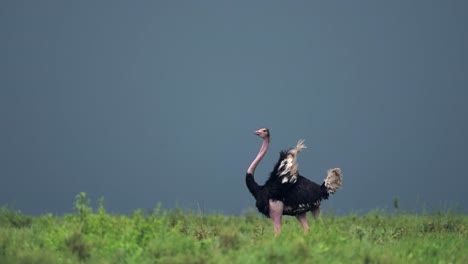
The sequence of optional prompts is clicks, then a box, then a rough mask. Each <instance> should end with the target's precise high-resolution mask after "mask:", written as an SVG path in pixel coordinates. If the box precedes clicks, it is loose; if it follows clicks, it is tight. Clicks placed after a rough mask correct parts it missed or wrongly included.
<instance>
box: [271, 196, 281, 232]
mask: <svg viewBox="0 0 468 264" xmlns="http://www.w3.org/2000/svg"><path fill="white" fill-rule="evenodd" d="M269 209H270V218H271V221H273V226H274V228H275V236H277V235H279V234H280V233H281V217H282V216H283V202H281V201H273V200H270V201H269Z"/></svg>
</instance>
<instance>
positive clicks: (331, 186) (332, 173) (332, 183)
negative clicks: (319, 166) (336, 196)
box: [324, 168, 343, 193]
mask: <svg viewBox="0 0 468 264" xmlns="http://www.w3.org/2000/svg"><path fill="white" fill-rule="evenodd" d="M342 179H343V174H342V173H341V169H340V168H334V169H329V170H328V175H327V178H325V180H324V184H325V187H327V192H328V193H335V192H336V190H338V189H339V188H340V187H341V182H342Z"/></svg>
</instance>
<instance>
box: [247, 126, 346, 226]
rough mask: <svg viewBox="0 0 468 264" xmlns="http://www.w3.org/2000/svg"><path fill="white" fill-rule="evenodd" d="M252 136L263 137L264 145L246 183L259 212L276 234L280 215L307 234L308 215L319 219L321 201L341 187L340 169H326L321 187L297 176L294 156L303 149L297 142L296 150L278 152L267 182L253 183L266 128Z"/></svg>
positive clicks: (266, 140) (266, 136) (267, 141)
mask: <svg viewBox="0 0 468 264" xmlns="http://www.w3.org/2000/svg"><path fill="white" fill-rule="evenodd" d="M255 134H257V135H258V136H260V137H261V138H263V144H262V147H261V148H260V151H259V152H258V154H257V157H256V158H255V159H254V161H253V162H252V164H250V166H249V168H248V169H247V174H246V176H245V182H246V184H247V188H248V189H249V191H250V193H252V195H253V196H254V198H255V200H256V206H257V209H258V211H260V212H261V213H262V214H264V215H265V216H267V217H270V218H271V220H272V221H273V225H274V230H275V235H278V234H279V233H281V217H282V215H291V216H295V217H296V218H297V220H298V221H299V222H300V223H301V225H302V227H303V228H304V231H305V232H307V231H308V230H309V224H308V223H307V212H309V211H310V212H312V214H313V216H314V218H317V217H318V216H319V214H320V202H321V201H322V200H326V199H328V196H329V195H330V194H332V193H335V192H336V190H337V189H338V188H340V187H341V180H342V175H341V170H340V169H339V168H335V169H330V170H328V175H327V177H326V178H325V180H324V182H323V183H322V185H319V184H317V183H315V182H313V181H310V180H309V179H307V178H305V177H303V176H301V175H299V171H298V169H297V154H298V153H299V152H300V151H301V150H302V149H303V148H305V146H304V144H303V141H301V140H300V141H299V142H298V144H297V146H296V147H295V148H292V149H290V150H289V151H281V152H280V157H279V159H278V162H277V163H276V165H275V167H274V169H273V171H272V172H271V173H270V177H269V179H268V180H267V181H266V183H265V184H264V185H263V186H260V185H258V184H257V183H256V182H255V179H254V173H255V169H256V167H257V165H258V164H259V163H260V161H261V160H262V158H263V157H264V156H265V154H266V152H267V150H268V146H269V144H270V132H269V130H268V129H267V128H261V129H259V130H257V131H255Z"/></svg>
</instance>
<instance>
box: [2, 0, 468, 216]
mask: <svg viewBox="0 0 468 264" xmlns="http://www.w3.org/2000/svg"><path fill="white" fill-rule="evenodd" d="M467 10H468V4H467V2H466V1H461V0H460V1H455V0H454V1H403V0H397V1H375V0H369V1H32V0H31V1H20V0H6V1H2V2H1V3H0V36H1V41H0V77H1V78H0V87H1V88H0V89H1V90H0V121H1V130H0V177H1V178H0V204H2V205H4V204H9V205H13V206H14V207H15V208H17V209H19V210H21V211H23V212H25V213H30V214H42V213H46V212H51V213H57V214H63V213H68V212H71V211H72V210H73V201H74V197H75V195H76V194H77V193H79V192H82V191H84V192H86V193H88V195H89V196H90V198H91V199H92V200H93V205H96V200H97V199H98V198H99V197H102V196H104V197H105V199H106V202H105V205H106V207H107V209H108V211H110V212H114V213H129V212H132V211H133V210H135V209H138V208H142V209H150V208H154V207H155V206H156V204H157V203H158V202H161V203H162V205H163V206H164V207H166V208H172V207H174V206H176V205H179V206H182V207H183V208H188V209H194V210H198V207H200V208H201V209H202V210H204V211H206V212H221V213H226V214H240V213H242V212H245V210H247V209H248V208H252V207H254V204H255V203H254V200H253V198H252V197H251V196H250V194H249V192H248V191H247V188H246V186H245V183H244V177H245V171H246V170H247V167H248V166H249V164H250V162H251V161H252V159H253V158H254V157H255V155H256V153H257V151H258V149H259V148H260V145H261V140H260V139H259V138H257V137H256V136H254V135H253V134H252V131H254V130H255V129H258V128H259V127H262V126H266V127H269V128H270V130H271V132H272V145H271V148H270V151H269V152H268V153H267V156H266V157H265V159H264V160H263V162H262V163H261V164H260V167H259V168H258V169H257V172H256V179H257V181H258V182H261V183H263V182H264V181H265V179H266V176H267V174H268V173H269V171H270V170H271V169H272V167H273V164H274V162H275V161H276V159H277V157H278V152H279V151H280V150H281V149H285V148H288V147H290V146H292V145H294V144H295V143H296V141H297V140H298V139H299V138H305V139H306V143H307V145H308V149H306V150H305V151H304V152H302V153H301V156H300V159H299V162H300V170H301V173H302V174H303V175H304V176H306V177H308V178H310V179H312V180H314V181H317V182H321V181H322V180H323V178H324V176H325V171H326V170H327V169H328V168H331V167H340V168H342V170H343V172H344V185H343V189H341V190H340V191H339V192H338V193H337V194H336V195H334V196H332V198H331V200H329V201H327V202H326V203H324V207H325V208H326V209H325V210H327V209H328V210H330V209H333V211H334V212H337V213H348V212H366V211H368V210H371V209H374V208H391V207H392V202H393V198H394V197H395V196H398V197H399V201H400V205H401V207H402V208H403V209H406V210H414V209H421V208H422V207H423V206H424V205H425V206H426V208H427V209H431V208H433V209H437V208H442V207H444V206H454V205H458V206H459V207H460V208H461V209H462V210H463V211H467V209H468V207H467V204H466V202H467V197H468V194H467V192H466V187H467V186H468V176H467V175H466V172H465V167H466V165H467V164H468V155H467V149H468V140H467V135H468V122H467V114H468V106H467V104H466V101H467V99H468V90H467V89H468V48H467V47H468V27H467V25H468V16H467Z"/></svg>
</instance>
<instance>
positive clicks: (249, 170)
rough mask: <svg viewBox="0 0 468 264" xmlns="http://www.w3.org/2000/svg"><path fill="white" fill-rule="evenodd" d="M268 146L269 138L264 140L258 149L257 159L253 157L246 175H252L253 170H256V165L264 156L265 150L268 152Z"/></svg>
mask: <svg viewBox="0 0 468 264" xmlns="http://www.w3.org/2000/svg"><path fill="white" fill-rule="evenodd" d="M269 144H270V138H269V137H267V138H264V139H263V144H262V147H261V148H260V151H259V152H258V154H257V157H255V159H254V161H252V164H250V166H249V168H248V169H247V173H250V174H252V175H253V174H254V173H255V169H256V168H257V165H258V163H260V161H261V160H262V159H263V156H265V154H266V152H267V150H268V145H269Z"/></svg>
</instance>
